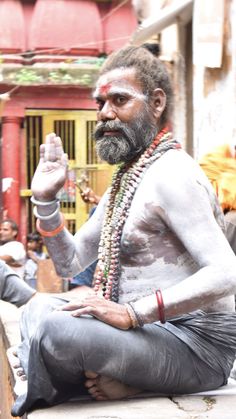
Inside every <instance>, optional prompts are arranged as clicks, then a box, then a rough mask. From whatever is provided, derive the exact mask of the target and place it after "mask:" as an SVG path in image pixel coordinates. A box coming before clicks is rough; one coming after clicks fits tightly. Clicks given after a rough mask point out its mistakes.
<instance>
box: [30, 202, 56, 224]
mask: <svg viewBox="0 0 236 419" xmlns="http://www.w3.org/2000/svg"><path fill="white" fill-rule="evenodd" d="M59 210H60V203H59V202H57V208H56V209H55V211H53V212H52V213H51V214H49V215H41V214H39V213H38V210H37V207H34V215H35V217H36V218H39V219H40V220H51V218H53V217H54V215H56V214H58V212H59Z"/></svg>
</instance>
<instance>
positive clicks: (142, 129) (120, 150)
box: [94, 116, 158, 164]
mask: <svg viewBox="0 0 236 419" xmlns="http://www.w3.org/2000/svg"><path fill="white" fill-rule="evenodd" d="M104 130H111V131H119V133H120V134H119V135H115V134H114V137H113V136H109V138H107V137H106V136H104V135H103V133H104ZM157 132H158V127H157V126H154V124H153V123H151V122H150V119H149V118H148V117H144V116H142V117H141V118H137V119H135V121H134V122H133V123H130V124H125V123H122V122H116V121H107V122H105V123H98V125H97V127H96V129H95V132H94V137H95V141H96V150H97V153H98V155H99V157H100V159H102V160H104V161H106V162H107V163H109V164H117V163H121V162H124V163H128V162H129V161H131V160H133V159H134V158H135V157H137V156H138V155H140V154H142V152H143V151H144V150H146V148H147V147H148V146H149V145H150V144H151V142H152V141H153V139H154V138H155V136H156V134H157Z"/></svg>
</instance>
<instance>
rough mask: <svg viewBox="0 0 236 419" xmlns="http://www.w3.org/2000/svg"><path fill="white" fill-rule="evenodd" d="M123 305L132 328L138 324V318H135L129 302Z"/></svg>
mask: <svg viewBox="0 0 236 419" xmlns="http://www.w3.org/2000/svg"><path fill="white" fill-rule="evenodd" d="M124 305H125V308H126V310H127V313H128V316H129V318H130V320H131V325H132V327H133V328H135V327H137V326H138V325H139V324H138V320H137V317H136V315H135V312H134V310H133V309H132V307H131V305H130V304H129V303H126V304H124Z"/></svg>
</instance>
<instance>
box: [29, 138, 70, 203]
mask: <svg viewBox="0 0 236 419" xmlns="http://www.w3.org/2000/svg"><path fill="white" fill-rule="evenodd" d="M67 166H68V156H67V154H65V153H64V150H63V147H62V142H61V139H60V137H57V136H56V134H54V133H51V134H48V135H47V136H46V142H45V144H41V146H40V160H39V164H38V166H37V169H36V171H35V174H34V177H33V179H32V183H31V190H32V194H33V195H34V197H35V198H36V199H37V200H39V201H51V200H53V199H55V197H56V194H57V192H58V191H59V190H60V189H61V188H62V187H63V185H64V183H65V180H66V175H67Z"/></svg>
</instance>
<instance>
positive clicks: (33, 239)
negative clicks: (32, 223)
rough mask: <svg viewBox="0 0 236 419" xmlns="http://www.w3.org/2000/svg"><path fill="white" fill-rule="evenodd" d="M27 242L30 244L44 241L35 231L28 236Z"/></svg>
mask: <svg viewBox="0 0 236 419" xmlns="http://www.w3.org/2000/svg"><path fill="white" fill-rule="evenodd" d="M26 238H27V241H30V242H41V241H42V237H41V236H40V234H39V233H37V231H33V233H29V234H27V237H26Z"/></svg>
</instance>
